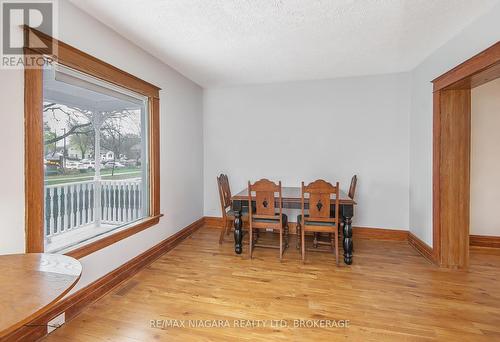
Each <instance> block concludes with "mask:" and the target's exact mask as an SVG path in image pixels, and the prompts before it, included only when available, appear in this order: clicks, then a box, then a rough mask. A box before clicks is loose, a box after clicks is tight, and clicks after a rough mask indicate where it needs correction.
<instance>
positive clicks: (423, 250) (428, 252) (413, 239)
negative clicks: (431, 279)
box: [408, 232, 437, 264]
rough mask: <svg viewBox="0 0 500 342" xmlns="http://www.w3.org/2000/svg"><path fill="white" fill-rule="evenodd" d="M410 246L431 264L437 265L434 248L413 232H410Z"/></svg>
mask: <svg viewBox="0 0 500 342" xmlns="http://www.w3.org/2000/svg"><path fill="white" fill-rule="evenodd" d="M408 244H409V245H410V246H412V247H413V248H414V249H415V250H416V251H417V252H419V253H420V254H421V255H422V256H423V257H424V258H426V259H427V260H429V261H430V262H431V263H433V264H437V262H436V259H435V255H434V250H433V249H432V247H431V246H429V245H428V244H426V243H425V242H423V241H422V240H420V239H419V238H418V237H417V236H416V235H414V234H413V233H412V232H408Z"/></svg>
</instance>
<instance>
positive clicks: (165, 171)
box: [0, 1, 203, 288]
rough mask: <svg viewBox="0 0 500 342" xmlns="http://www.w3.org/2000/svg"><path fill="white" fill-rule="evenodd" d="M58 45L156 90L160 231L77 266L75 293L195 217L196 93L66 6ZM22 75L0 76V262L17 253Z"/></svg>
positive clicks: (198, 179) (20, 245)
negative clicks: (79, 271)
mask: <svg viewBox="0 0 500 342" xmlns="http://www.w3.org/2000/svg"><path fill="white" fill-rule="evenodd" d="M59 12H60V13H59V16H58V19H59V33H60V35H59V39H61V40H62V41H64V42H66V43H68V44H70V45H73V46H75V47H76V48H78V49H81V50H83V51H85V52H87V53H89V54H91V55H93V56H96V57H97V58H100V59H102V60H104V61H106V62H108V63H111V64H113V65H115V66H117V67H118V68H120V69H123V70H125V71H127V72H129V73H131V74H133V75H135V76H138V77H140V78H142V79H144V80H146V81H148V82H151V83H153V84H155V85H157V86H159V87H161V88H162V91H161V93H160V102H161V108H160V125H161V127H160V134H161V138H160V145H161V146H160V149H161V212H162V213H164V214H165V217H164V218H162V219H161V221H160V223H159V224H158V225H157V226H155V227H152V228H150V229H146V230H144V231H142V232H140V233H138V234H136V235H133V236H131V237H129V238H127V239H125V240H122V241H120V242H118V243H116V244H114V245H111V246H109V247H107V248H104V249H102V250H100V251H98V252H96V253H93V254H91V255H89V256H87V257H85V258H83V259H81V262H82V264H83V275H82V279H81V280H80V282H79V285H78V288H80V287H82V286H84V285H85V284H88V283H89V282H91V281H93V280H95V279H97V278H99V277H100V276H102V275H104V274H106V273H108V272H110V271H111V270H113V269H115V268H116V267H118V266H120V265H121V264H123V263H124V262H126V261H128V260H130V259H131V258H133V257H135V256H137V255H138V254H140V253H142V252H144V251H145V250H147V249H149V248H150V247H152V246H153V245H155V244H157V243H159V242H160V241H161V240H163V239H165V238H167V237H168V236H170V235H172V234H173V233H175V232H176V231H178V230H180V229H182V228H183V227H185V226H187V225H189V224H190V223H192V222H194V221H195V220H197V219H199V218H200V217H202V215H203V147H202V144H203V141H202V135H203V131H202V94H203V93H202V89H201V88H200V87H199V86H198V85H196V84H195V83H193V82H192V81H190V80H188V79H187V78H185V77H183V76H182V75H180V74H179V73H177V72H176V71H175V70H173V69H171V68H170V67H168V66H166V65H165V64H163V63H161V62H160V61H159V60H157V59H156V58H154V57H152V56H151V55H149V54H148V53H146V52H144V51H143V50H141V49H140V48H138V47H137V46H135V45H133V44H132V43H131V42H129V41H127V40H126V39H124V38H123V37H121V36H119V35H118V34H117V33H115V32H113V31H112V30H110V29H109V28H107V27H106V26H104V25H103V24H101V23H100V22H98V21H96V20H95V19H93V18H92V17H90V16H88V15H87V14H85V13H84V12H82V11H81V10H79V9H77V8H76V7H74V6H73V5H72V4H70V3H68V2H66V1H59ZM23 87H24V84H23V72H22V71H6V70H0V103H2V106H1V107H0V108H1V109H0V110H1V115H2V125H0V149H1V150H0V153H1V155H2V156H3V158H4V163H3V167H2V168H1V169H0V189H2V195H1V196H0V215H1V217H2V224H1V225H0V236H1V240H0V254H5V253H22V252H24V247H25V246H24V187H23V184H24V146H23V141H24V130H23V127H24V126H23V120H24V109H23V96H24V89H23Z"/></svg>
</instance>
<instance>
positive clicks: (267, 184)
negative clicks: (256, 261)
mask: <svg viewBox="0 0 500 342" xmlns="http://www.w3.org/2000/svg"><path fill="white" fill-rule="evenodd" d="M276 194H277V197H276ZM252 201H255V205H254V206H253V205H252ZM248 207H249V208H255V209H252V213H251V214H250V215H249V226H250V228H249V231H250V238H249V243H250V248H249V251H250V259H251V258H252V257H253V249H254V248H255V247H265V248H279V250H280V261H281V260H282V259H283V253H284V251H285V249H286V248H287V247H288V217H287V216H286V215H285V214H283V198H282V196H281V181H280V182H279V183H278V184H276V183H274V182H272V181H270V180H268V179H261V180H259V181H257V182H255V183H254V184H252V183H250V181H249V182H248ZM269 228H270V229H273V230H278V231H279V234H280V242H279V247H278V246H276V245H265V244H260V243H258V241H257V240H256V239H254V238H255V237H257V235H256V234H254V229H256V230H259V229H269ZM283 235H285V246H283Z"/></svg>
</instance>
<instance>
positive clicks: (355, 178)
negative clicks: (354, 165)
mask: <svg viewBox="0 0 500 342" xmlns="http://www.w3.org/2000/svg"><path fill="white" fill-rule="evenodd" d="M357 184H358V176H357V175H354V176H352V178H351V185H350V186H349V194H348V196H349V198H350V199H352V200H354V196H355V195H356V185H357Z"/></svg>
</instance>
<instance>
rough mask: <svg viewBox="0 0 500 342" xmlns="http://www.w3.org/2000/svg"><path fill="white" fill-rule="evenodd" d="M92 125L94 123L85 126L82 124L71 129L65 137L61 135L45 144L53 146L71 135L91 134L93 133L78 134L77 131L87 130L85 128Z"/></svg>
mask: <svg viewBox="0 0 500 342" xmlns="http://www.w3.org/2000/svg"><path fill="white" fill-rule="evenodd" d="M90 125H92V123H91V122H88V123H85V124H80V125H76V126H73V127H71V129H69V130H68V131H67V132H66V133H64V134H63V135H60V136H58V137H55V138H53V139H49V140H46V141H45V142H44V144H45V145H49V144H53V143H55V142H58V141H60V140H63V139H64V138H66V137H68V136H70V135H72V134H88V133H90V132H91V131H86V132H80V131H78V132H77V130H79V129H80V128H85V127H88V126H90Z"/></svg>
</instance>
